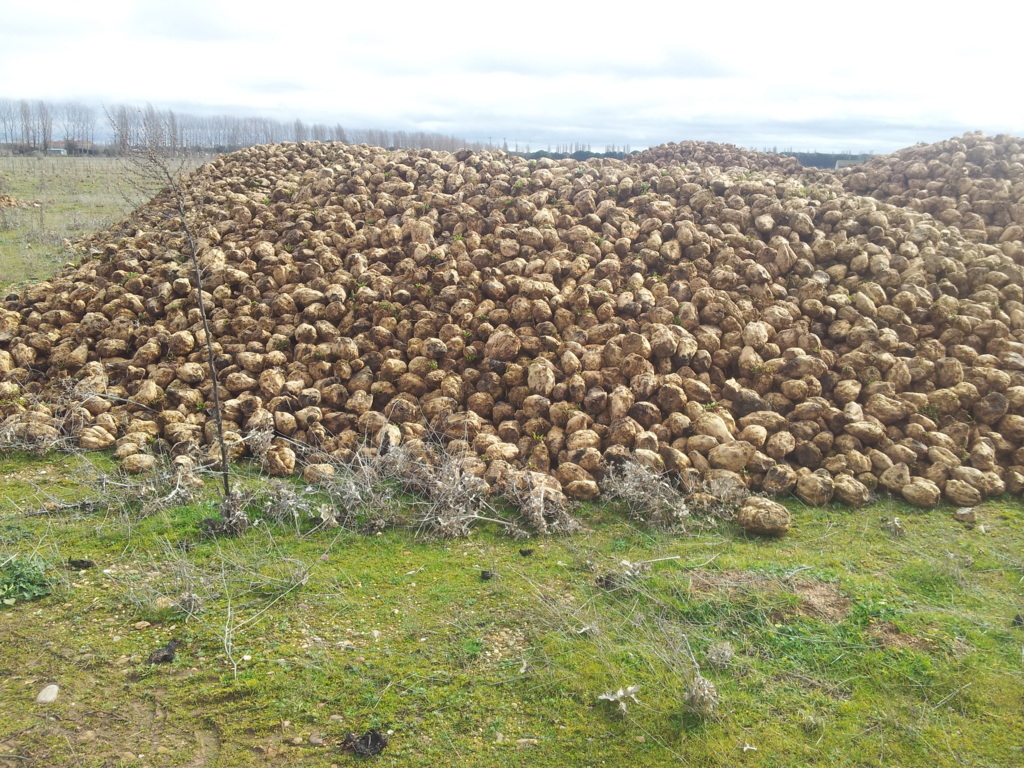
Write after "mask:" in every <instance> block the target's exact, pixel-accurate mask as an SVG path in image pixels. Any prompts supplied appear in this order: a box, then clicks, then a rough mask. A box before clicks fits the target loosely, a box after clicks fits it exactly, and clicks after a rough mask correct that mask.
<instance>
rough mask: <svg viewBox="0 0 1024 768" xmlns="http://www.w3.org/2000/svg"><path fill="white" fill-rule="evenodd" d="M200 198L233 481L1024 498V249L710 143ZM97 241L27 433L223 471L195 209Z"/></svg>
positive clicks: (37, 337) (283, 150)
mask: <svg viewBox="0 0 1024 768" xmlns="http://www.w3.org/2000/svg"><path fill="white" fill-rule="evenodd" d="M955 142H961V143H964V144H965V145H966V144H968V143H970V142H974V143H973V144H972V148H973V147H974V146H975V145H977V146H978V147H982V148H984V147H988V146H989V145H991V146H992V147H1002V148H1004V149H1005V150H1006V151H1008V152H1009V151H1010V150H1011V148H1012V146H1013V145H1014V144H1015V142H1013V141H1011V140H1009V139H1006V140H1002V139H998V140H994V141H991V142H988V141H982V140H981V139H977V140H976V141H975V138H974V137H963V138H961V139H958V140H954V143H955ZM909 151H911V152H920V153H925V152H937V153H938V154H939V155H941V154H942V152H939V151H938V150H937V149H934V148H933V149H928V148H915V149H913V150H909ZM968 155H969V156H970V157H973V156H974V155H973V154H970V151H969V152H968ZM983 155H984V157H989V153H988V150H984V152H983ZM979 157H980V156H979ZM992 157H993V158H994V157H995V155H993V156H992ZM981 159H984V158H981ZM794 162H795V161H794ZM900 162H903V161H900ZM992 162H993V163H994V164H995V165H992V166H991V167H992V168H993V169H995V168H996V165H998V163H999V162H1000V160H998V159H993V160H992ZM893 167H895V166H893ZM925 167H926V169H927V166H925ZM978 167H979V168H985V167H989V166H985V165H978ZM1000 167H1002V166H1000ZM1007 169H1008V170H1007V173H1009V172H1011V171H1013V172H1016V171H1015V170H1014V166H1012V164H1009V163H1008V164H1007ZM861 173H863V174H865V175H866V174H867V173H868V171H861ZM854 176H855V175H851V176H847V177H844V178H845V181H846V183H847V184H848V185H849V184H851V183H852V179H853V178H854ZM978 181H979V184H978V186H979V188H981V187H984V188H986V189H987V188H988V187H989V186H990V185H989V184H988V182H989V180H988V179H980V180H978ZM991 181H992V182H993V184H995V183H996V182H998V183H999V184H1002V182H1003V181H1005V179H1002V178H1001V177H995V178H993V179H992V180H991ZM870 186H871V185H868V187H870ZM996 186H998V184H996ZM864 191H868V188H867V187H866V188H865V190H864ZM186 195H187V199H186V200H185V201H184V202H185V210H187V211H188V212H189V213H188V215H189V217H190V219H189V223H190V226H191V228H192V230H193V231H194V232H195V233H196V235H197V237H198V242H197V250H198V253H199V260H200V262H201V264H202V267H203V270H204V278H203V286H202V288H203V290H204V296H205V300H206V303H207V307H208V311H209V316H210V322H211V327H212V336H213V341H214V350H215V355H216V365H217V367H218V370H219V380H220V381H221V383H222V385H223V386H224V387H225V388H226V390H227V393H228V394H227V396H228V398H229V399H228V401H227V403H226V404H225V406H224V415H225V419H226V428H227V431H228V433H229V438H230V441H231V443H232V454H233V456H235V457H240V456H242V455H245V454H250V455H255V456H257V457H258V458H259V459H260V460H261V461H262V462H263V465H264V467H265V468H266V469H267V471H269V472H271V473H272V474H275V475H286V474H289V473H291V472H294V471H296V459H297V458H298V459H299V460H300V464H299V466H301V459H303V458H305V459H307V460H308V461H310V462H312V463H322V462H325V461H329V460H339V461H348V460H351V459H353V458H354V457H356V456H357V455H362V456H373V455H375V454H377V453H381V452H386V451H388V450H391V449H393V448H394V447H396V446H399V445H401V446H405V447H406V448H407V449H408V450H409V451H410V452H413V453H416V452H418V451H423V450H424V448H425V446H426V444H427V443H428V442H429V441H432V440H434V441H440V442H442V443H444V444H445V445H446V447H447V449H448V450H449V452H451V453H454V454H458V455H462V456H464V460H463V467H464V469H465V470H466V471H467V472H469V473H471V474H475V475H478V476H480V477H482V478H484V480H486V482H487V483H488V484H489V485H490V486H491V487H492V488H496V489H502V490H505V489H508V488H510V487H516V486H517V484H520V485H519V486H518V487H523V486H522V484H521V481H524V478H525V480H526V481H528V483H527V485H528V487H530V488H533V489H538V488H539V489H541V492H542V493H546V494H549V496H553V497H558V496H561V494H562V493H565V494H566V495H568V496H571V497H578V498H592V497H594V496H596V495H597V494H598V493H599V492H600V483H601V481H602V479H603V478H604V476H605V474H606V473H607V471H608V469H609V467H610V466H612V465H614V464H616V463H620V462H622V461H624V460H625V459H627V458H633V459H635V460H636V461H638V462H640V463H641V464H643V465H645V466H647V467H650V468H652V469H656V470H665V471H667V472H669V473H671V474H672V475H673V476H674V477H676V478H677V479H678V480H679V481H680V482H681V483H682V484H683V485H684V486H686V487H688V488H692V487H694V486H695V485H696V484H698V483H699V482H700V481H703V482H704V485H705V487H708V488H712V489H713V490H714V491H715V492H716V494H718V495H720V496H721V495H730V496H732V495H734V494H735V492H737V491H742V492H745V491H746V490H748V489H749V490H752V491H761V492H765V493H769V494H787V493H790V492H795V493H796V494H797V495H798V496H799V497H800V498H801V499H803V500H805V501H806V502H807V503H811V504H825V503H828V502H829V501H831V500H832V499H833V498H835V499H838V500H841V501H843V502H846V503H850V504H861V503H864V502H865V501H867V500H868V498H869V496H870V495H871V494H872V492H874V491H876V490H878V491H883V492H885V491H890V492H892V493H895V494H900V495H902V496H903V497H904V498H906V499H908V500H909V501H911V502H912V503H915V504H920V505H923V506H930V505H934V504H936V503H938V501H939V500H940V498H942V497H943V496H945V497H946V498H947V499H949V500H951V501H952V502H954V503H956V504H960V505H970V504H975V503H977V502H979V501H980V500H981V499H982V498H984V497H986V496H991V495H995V494H1000V493H1003V492H1004V491H1006V490H1007V489H1009V490H1012V491H1014V492H1017V491H1020V490H1021V488H1022V487H1024V451H1022V450H1021V448H1022V446H1024V303H1022V302H1024V289H1022V285H1024V270H1022V268H1021V266H1020V264H1018V260H1019V258H1020V254H1021V250H1020V249H1021V243H1020V240H1019V238H1018V239H1006V237H1007V236H1008V233H1009V234H1010V235H1012V234H1013V230H1012V228H1010V227H1004V228H1003V229H1002V230H1001V234H1000V235H999V238H998V239H999V240H1001V241H1002V242H1000V243H998V244H990V243H988V242H983V240H988V239H989V238H988V237H986V238H979V237H973V236H970V233H969V232H968V233H964V232H961V231H960V230H959V229H957V228H956V227H955V226H952V225H948V224H947V223H945V222H942V221H937V220H935V219H934V218H932V216H930V215H929V214H928V213H925V212H923V211H920V210H914V209H913V208H912V207H897V206H893V205H890V204H888V203H885V202H881V201H878V200H876V199H873V198H872V197H860V196H856V195H853V194H849V193H846V192H844V190H843V187H842V185H841V183H840V181H839V177H837V176H834V175H832V174H829V173H821V172H817V171H814V172H803V171H798V169H797V168H796V167H794V166H793V163H790V162H789V160H788V159H785V158H782V159H780V158H778V157H774V156H768V155H761V154H760V153H749V152H744V151H741V150H737V149H736V148H731V147H722V146H718V145H709V144H697V143H693V142H684V143H683V144H679V145H665V146H663V147H657V148H654V149H652V150H649V151H648V152H646V153H642V154H641V155H640V156H639V157H638V158H635V159H630V160H628V161H613V160H595V161H592V162H583V163H580V162H577V161H574V160H560V161H553V160H550V159H543V160H539V161H530V162H527V161H525V160H522V159H520V158H515V157H510V156H507V155H505V154H503V153H501V152H493V153H488V152H480V153H472V152H469V151H462V152H459V153H456V154H450V153H438V152H431V151H396V152H391V151H387V150H384V149H379V148H375V147H367V146H345V145H338V144H318V143H313V144H303V145H295V144H286V145H271V146H262V147H255V148H251V149H246V150H242V151H240V152H236V153H234V154H232V155H228V156H225V157H221V158H219V159H217V160H216V161H215V162H213V163H210V164H208V165H206V166H204V167H202V168H201V169H199V170H198V171H197V172H195V173H194V174H193V175H192V176H191V177H190V179H189V180H188V184H187V187H186ZM900 199H901V200H902V199H903V198H902V197H901V198H900ZM915 199H916V198H915ZM906 202H908V203H909V202H911V201H910V200H909V199H908V200H907V201H906ZM993 215H995V214H993ZM993 220H994V221H995V219H993ZM1000 221H1001V219H1000ZM994 226H995V225H994ZM87 245H88V246H90V250H89V251H88V253H87V254H86V255H85V257H84V259H83V262H82V264H81V266H80V267H77V268H74V269H67V270H65V271H63V272H62V273H60V274H59V275H57V276H56V277H55V278H54V279H52V280H50V281H48V282H45V283H41V284H38V285H35V286H31V287H29V288H27V289H25V290H23V291H22V292H20V293H19V294H17V295H14V296H11V297H9V298H8V300H7V301H6V303H5V304H4V305H3V306H4V308H3V309H2V310H0V376H2V382H0V408H2V409H3V411H2V414H3V416H5V417H6V419H5V421H4V422H3V429H4V430H6V434H7V435H8V436H13V437H14V438H15V439H18V440H27V441H33V440H34V441H41V442H46V441H52V440H57V439H73V440H74V441H76V442H77V443H78V444H79V445H80V446H81V447H83V448H89V449H92V448H107V447H110V446H114V447H116V450H117V455H118V456H121V457H128V456H132V457H136V458H133V459H132V460H131V461H130V462H129V466H130V467H132V468H134V469H138V470H143V469H145V468H146V467H148V466H150V465H151V461H147V460H146V459H145V454H146V453H148V452H150V451H152V450H154V445H155V446H156V447H163V448H166V449H167V450H170V451H171V452H172V454H173V455H175V456H192V457H194V458H195V459H196V460H199V461H203V460H206V459H209V460H210V461H216V460H217V458H218V455H217V453H216V451H213V452H211V453H207V451H208V447H209V445H210V443H211V440H212V438H213V436H214V435H215V434H216V432H215V429H214V426H213V420H212V419H211V417H210V413H211V411H212V398H211V382H210V380H209V376H208V371H207V366H206V364H205V363H206V351H205V337H204V333H203V330H202V323H201V317H200V314H199V310H198V308H197V293H196V288H197V286H196V285H194V280H193V276H192V275H193V273H192V268H191V266H190V263H189V258H188V253H189V251H188V241H187V237H186V233H185V231H184V228H183V226H182V221H181V220H180V218H179V217H178V210H177V206H176V205H175V204H174V201H172V200H170V199H169V198H166V197H165V198H158V199H155V200H154V201H153V202H152V203H151V204H149V205H148V206H146V207H144V208H142V209H140V210H139V211H137V212H136V214H135V216H134V218H133V219H132V220H131V221H130V222H129V223H128V225H126V226H124V227H122V228H121V229H119V230H116V231H111V232H107V233H101V234H99V235H97V236H96V237H94V238H93V239H92V241H91V242H90V243H89V244H87ZM140 455H141V456H142V457H143V458H137V457H139V456H140Z"/></svg>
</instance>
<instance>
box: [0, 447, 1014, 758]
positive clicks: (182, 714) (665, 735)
mask: <svg viewBox="0 0 1024 768" xmlns="http://www.w3.org/2000/svg"><path fill="white" fill-rule="evenodd" d="M91 458H95V457H91ZM98 461H99V464H100V466H99V470H100V472H97V473H92V472H91V471H90V470H89V469H88V465H83V464H82V463H81V462H85V459H82V458H68V457H56V456H49V457H30V456H11V457H7V458H6V459H3V460H0V477H2V478H3V480H2V481H0V482H2V485H0V562H2V561H3V559H4V558H5V557H8V556H10V555H14V554H17V555H19V556H24V555H34V556H36V557H39V558H41V559H42V560H44V561H45V562H46V563H48V564H49V565H50V570H49V571H48V575H49V576H50V581H51V585H52V588H53V592H52V594H51V595H49V596H47V597H44V598H41V599H38V600H34V601H31V602H16V603H15V604H14V605H13V606H7V607H0V766H7V765H18V766H22V765H25V764H35V765H65V764H75V765H82V766H108V765H139V766H142V765H150V766H154V767H155V766H183V765H191V766H205V765H209V766H248V765H300V764H301V765H304V766H330V765H339V766H342V765H350V764H355V763H356V762H358V761H359V759H360V758H357V757H354V756H352V755H351V754H350V753H348V752H345V751H343V750H341V748H340V742H341V740H342V739H343V737H344V735H345V734H346V733H348V732H349V731H354V732H362V731H365V730H366V729H368V728H371V727H374V728H379V729H382V730H385V731H391V732H392V733H391V736H390V739H391V741H390V744H389V746H388V747H387V749H386V750H385V751H384V753H383V754H382V755H381V756H380V757H379V758H376V762H377V763H378V764H381V765H396V766H399V765H400V766H420V765H423V766H426V765H430V766H436V765H476V766H492V765H493V766H505V765H509V764H529V765H537V766H547V765H550V766H587V765H600V764H608V765H613V764H630V765H635V766H663V765H670V764H694V765H708V766H717V765H721V766H726V765H728V766H732V765H745V766H746V765H749V766H783V765H784V766H800V765H808V766H809V765H830V766H831V765H843V766H876V765H887V766H888V765H925V764H927V765H930V766H936V767H938V766H953V765H965V764H966V765H972V766H1011V765H1019V764H1021V762H1022V761H1024V751H1022V749H1024V736H1022V735H1021V734H1024V712H1022V707H1021V690H1022V678H1024V672H1022V670H1021V665H1020V654H1021V647H1022V643H1024V629H1022V628H1019V627H1015V626H1014V625H1013V619H1014V617H1015V616H1016V614H1017V613H1018V612H1019V611H1020V610H1022V609H1024V599H1022V591H1024V585H1022V575H1024V571H1022V555H1021V552H1022V551H1024V550H1022V546H1021V545H1022V543H1024V536H1022V534H1024V517H1022V509H1024V508H1022V505H1021V503H1020V502H1019V501H1016V500H1014V501H1003V500H1000V501H993V502H988V503H986V504H985V505H983V506H982V507H981V508H979V522H978V524H976V525H973V526H968V525H964V524H961V523H957V522H955V521H954V520H953V518H952V511H951V510H949V509H939V510H935V511H931V512H926V513H922V512H918V511H914V510H911V509H910V508H907V507H905V506H903V505H901V504H896V503H893V502H886V503H880V504H876V505H874V506H872V507H870V508H867V509H862V510H858V511H849V510H841V509H808V508H806V507H803V506H802V505H800V504H799V503H796V502H794V503H793V504H791V505H790V506H791V508H792V510H793V512H794V514H795V518H796V525H795V527H794V529H793V531H792V532H791V533H790V534H789V535H788V536H787V537H786V538H783V539H779V540H764V539H754V538H748V537H747V536H745V535H743V534H742V533H740V532H739V531H738V530H736V529H735V528H734V527H732V526H731V525H730V524H729V523H725V522H721V523H715V524H711V525H708V526H707V527H705V528H702V529H699V530H696V531H694V532H692V533H690V534H688V535H685V536H672V535H668V534H664V533H659V532H652V531H649V530H642V529H637V528H635V527H633V526H632V525H630V524H629V523H628V522H626V520H625V518H624V517H623V516H621V515H620V514H619V512H618V511H617V510H616V509H615V508H614V507H613V506H592V507H589V508H586V509H584V510H583V515H584V517H585V518H586V520H587V522H588V530H587V531H586V532H585V533H582V534H580V535H576V536H573V537H567V538H540V539H534V540H532V541H530V542H529V543H526V544H524V543H523V542H518V541H513V540H511V539H509V538H507V537H504V536H502V535H500V533H498V532H496V531H492V530H487V529H481V530H479V531H477V532H476V533H474V535H473V536H472V537H471V538H469V539H464V540H455V541H449V542H443V541H425V540H421V539H418V538H416V537H415V536H414V535H413V534H412V533H410V532H408V531H403V530H387V531H384V532H382V533H380V534H377V535H360V534H359V533H355V532H351V531H341V532H339V529H333V530H320V531H306V530H303V531H302V532H301V535H299V534H297V533H296V530H295V527H294V526H285V525H281V524H264V523H261V524H259V525H256V526H254V527H253V528H251V529H250V530H249V531H248V532H246V534H245V535H243V536H241V537H238V538H231V539H224V538H221V539H202V538H201V537H200V536H199V529H200V525H201V520H202V519H203V518H204V517H206V516H208V515H210V514H211V513H212V511H213V509H214V507H215V504H214V502H213V500H212V499H213V497H212V496H211V498H210V499H209V500H200V501H198V502H195V503H192V504H189V505H185V506H173V507H169V508H164V509H160V510H158V511H156V512H154V513H152V514H149V515H148V516H140V514H139V512H138V509H139V508H138V507H137V506H132V505H130V504H129V505H120V506H119V505H116V504H112V503H108V504H106V505H100V506H95V505H87V504H86V505H78V506H76V504H75V502H77V501H82V500H83V499H85V498H86V497H90V498H92V497H91V496H90V494H94V492H95V486H92V487H91V489H90V490H88V491H84V490H82V488H81V486H79V485H78V484H77V483H78V481H80V480H81V479H82V478H85V477H88V476H92V475H93V474H95V475H96V476H97V477H98V476H99V475H100V474H102V472H108V471H109V470H110V469H111V467H110V466H109V462H108V460H107V459H106V458H103V457H100V458H99V459H98ZM43 473H45V474H43ZM111 478H112V479H111V480H110V481H109V482H111V483H113V482H115V481H116V480H117V477H116V475H114V476H111ZM109 488H110V492H109V495H108V500H109V499H113V498H115V497H116V493H115V491H116V486H115V485H110V486H109ZM47 505H48V506H47ZM895 516H900V517H901V520H902V527H903V529H904V530H905V533H903V535H896V534H895V533H893V532H892V530H891V528H892V526H891V525H888V524H887V523H888V522H890V521H891V520H892V518H894V517H895ZM524 546H528V547H530V548H532V549H533V550H534V551H533V554H532V555H530V556H523V555H521V554H520V549H521V548H523V547H524ZM69 558H73V559H78V560H83V559H84V560H90V561H92V562H93V563H95V567H94V568H89V569H83V570H67V569H66V567H64V566H65V564H66V563H67V561H68V559H69ZM665 558H674V559H665ZM645 561H656V562H650V563H649V564H648V565H647V566H646V567H643V566H640V565H638V564H642V563H644V562H645ZM624 563H628V565H626V564H624ZM484 570H486V571H490V572H493V574H494V576H493V578H491V579H489V580H483V579H482V578H481V572H482V571H484ZM609 576H610V577H612V578H610V579H608V578H604V579H600V581H601V584H603V585H604V586H599V585H598V579H599V577H609ZM172 638H176V639H178V640H179V641H180V642H181V645H180V647H179V649H178V652H177V657H176V658H175V660H174V662H173V663H171V664H168V665H156V666H153V665H150V664H148V663H147V658H148V656H149V654H150V652H152V651H153V650H155V649H157V648H159V647H161V646H162V645H164V644H165V643H166V642H167V641H168V640H170V639H172ZM698 674H699V675H700V676H702V677H703V678H705V679H707V680H709V681H711V682H712V683H713V684H714V686H715V687H716V688H717V693H718V696H719V701H718V704H717V706H715V707H713V711H710V712H709V713H706V714H703V715H702V714H698V713H696V712H694V711H693V707H690V708H688V707H687V706H686V701H687V693H688V691H690V692H691V693H692V688H693V682H694V680H695V679H696V677H697V675H698ZM49 683H57V684H58V685H59V686H60V688H61V690H60V695H59V697H58V699H57V701H56V702H55V703H53V704H49V705H39V704H35V703H34V698H35V696H36V694H37V693H38V692H39V690H40V689H42V688H43V686H45V685H47V684H49ZM630 685H636V686H638V687H639V689H638V691H637V692H636V694H635V696H636V701H633V700H632V699H629V698H628V697H625V698H624V701H625V703H626V707H625V711H623V710H621V709H620V708H619V706H618V704H617V702H614V701H605V700H600V699H599V698H598V697H599V696H600V695H601V694H603V693H605V692H612V691H617V690H618V689H619V688H625V687H627V686H630ZM691 703H693V700H692V698H691ZM697 703H699V702H697ZM311 737H312V741H313V742H319V741H322V742H323V743H322V744H316V743H311Z"/></svg>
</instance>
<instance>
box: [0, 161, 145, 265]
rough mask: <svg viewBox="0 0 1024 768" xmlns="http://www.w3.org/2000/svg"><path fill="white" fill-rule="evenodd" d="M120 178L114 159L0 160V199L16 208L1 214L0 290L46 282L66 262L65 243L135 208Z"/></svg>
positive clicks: (102, 227) (120, 172) (120, 165)
mask: <svg viewBox="0 0 1024 768" xmlns="http://www.w3.org/2000/svg"><path fill="white" fill-rule="evenodd" d="M122 173H123V166H122V164H121V162H120V161H119V160H118V159H116V158H105V157H0V194H7V195H11V196H12V197H14V198H15V200H16V201H18V202H19V203H20V205H19V206H17V207H14V208H2V209H0V285H4V284H10V283H21V282H24V281H29V280H43V279H45V278H47V277H49V276H50V275H52V274H53V273H54V272H55V271H56V270H57V269H58V268H59V267H60V266H61V265H62V264H63V263H64V262H66V261H67V260H68V258H69V256H70V254H69V253H68V252H67V251H66V250H65V248H64V247H63V241H64V240H65V239H69V240H75V239H76V238H79V237H82V236H84V235H88V234H91V233H92V232H97V231H99V230H102V229H105V228H106V227H108V226H110V225H111V224H113V223H114V222H116V221H118V220H120V219H121V218H123V217H124V216H125V214H127V213H128V211H129V210H131V208H133V207H134V205H137V203H135V204H134V205H133V204H131V203H129V201H128V200H127V199H126V198H125V195H124V190H123V189H122V185H121V183H120V180H121V177H122Z"/></svg>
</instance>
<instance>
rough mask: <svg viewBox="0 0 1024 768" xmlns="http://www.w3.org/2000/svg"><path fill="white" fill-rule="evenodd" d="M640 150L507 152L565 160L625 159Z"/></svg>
mask: <svg viewBox="0 0 1024 768" xmlns="http://www.w3.org/2000/svg"><path fill="white" fill-rule="evenodd" d="M639 151H640V150H633V151H632V152H631V151H630V150H629V147H628V146H626V147H624V148H623V149H621V150H620V149H614V148H609V149H608V150H607V151H606V152H591V151H590V149H589V148H588V149H577V150H576V151H574V152H552V151H550V150H544V149H540V150H537V151H536V152H529V151H527V152H510V153H509V154H512V155H516V156H517V157H523V158H526V159H527V160H540V159H541V158H542V157H548V158H551V159H552V160H565V159H566V158H567V157H571V158H572V159H573V160H579V161H580V162H582V161H584V160H589V159H590V158H592V157H606V158H609V159H612V160H625V159H626V158H627V157H629V156H630V155H635V154H637V153H638V152H639Z"/></svg>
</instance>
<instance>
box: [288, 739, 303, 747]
mask: <svg viewBox="0 0 1024 768" xmlns="http://www.w3.org/2000/svg"><path fill="white" fill-rule="evenodd" d="M289 743H290V744H291V745H292V746H293V747H301V746H302V737H301V736H294V737H293V738H292V740H291V741H290V742H289Z"/></svg>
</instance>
